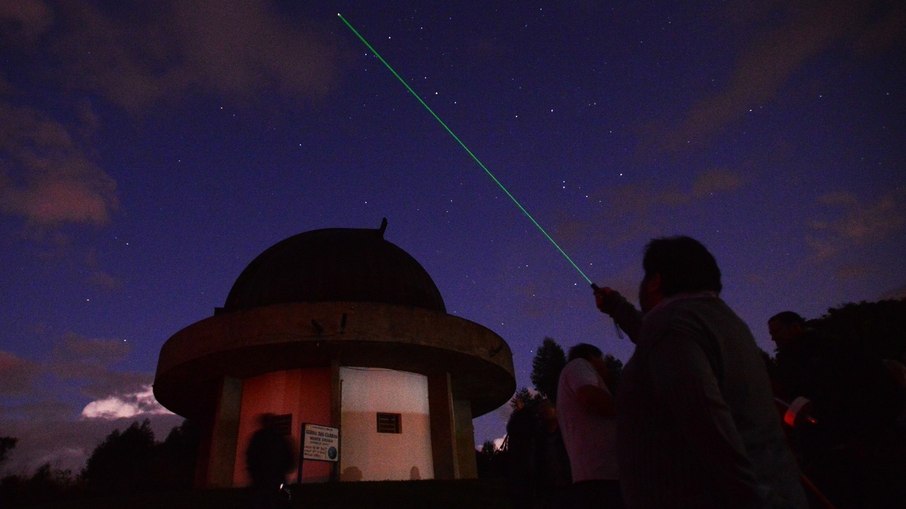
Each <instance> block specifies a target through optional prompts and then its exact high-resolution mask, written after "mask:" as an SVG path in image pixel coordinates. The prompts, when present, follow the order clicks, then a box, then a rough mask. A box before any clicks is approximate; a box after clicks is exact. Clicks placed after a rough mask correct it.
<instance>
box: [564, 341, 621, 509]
mask: <svg viewBox="0 0 906 509" xmlns="http://www.w3.org/2000/svg"><path fill="white" fill-rule="evenodd" d="M608 378H609V375H608V373H607V364H606V363H605V362H604V357H603V354H602V353H601V350H600V349H599V348H598V347H596V346H594V345H589V344H587V343H579V344H578V345H575V346H573V347H572V348H570V349H569V356H568V358H567V363H566V366H564V367H563V370H562V371H561V372H560V379H559V383H558V384H557V412H558V415H559V417H560V425H561V429H562V433H563V443H564V444H565V445H566V452H567V454H568V455H569V464H570V470H571V472H572V481H573V483H572V486H571V488H570V491H571V499H572V506H573V507H574V508H575V509H580V508H581V509H584V508H591V507H600V508H605V509H619V508H622V507H623V499H622V497H621V495H620V481H619V479H620V470H619V467H618V466H617V454H616V442H617V420H616V415H617V413H616V407H615V405H614V401H613V396H612V395H611V393H610V389H609V388H608V387H607V383H606V382H605V380H607V379H608Z"/></svg>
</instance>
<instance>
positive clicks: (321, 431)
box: [302, 424, 340, 461]
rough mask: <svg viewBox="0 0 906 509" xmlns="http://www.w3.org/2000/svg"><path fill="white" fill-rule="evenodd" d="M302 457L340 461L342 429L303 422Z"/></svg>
mask: <svg viewBox="0 0 906 509" xmlns="http://www.w3.org/2000/svg"><path fill="white" fill-rule="evenodd" d="M302 459H306V460H318V461H339V460H340V430H339V429H338V428H331V427H329V426H320V425H318V424H303V425H302Z"/></svg>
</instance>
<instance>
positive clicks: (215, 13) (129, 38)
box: [53, 0, 340, 113]
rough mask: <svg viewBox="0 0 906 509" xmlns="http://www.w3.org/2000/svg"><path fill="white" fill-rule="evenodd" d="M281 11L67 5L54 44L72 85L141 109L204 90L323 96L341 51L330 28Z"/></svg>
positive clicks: (237, 6) (247, 96)
mask: <svg viewBox="0 0 906 509" xmlns="http://www.w3.org/2000/svg"><path fill="white" fill-rule="evenodd" d="M276 8H277V6H276V4H275V3H273V2H266V1H252V2H249V1H245V0H228V1H222V2H204V1H188V2H187V1H177V0H172V1H164V2H155V3H154V4H153V5H151V4H147V5H131V6H130V8H129V9H122V8H115V7H108V8H103V7H99V6H96V5H91V4H88V3H86V2H72V3H65V4H62V5H60V6H59V7H58V10H57V16H58V18H59V23H58V25H59V26H60V27H63V28H64V29H65V30H64V31H63V34H62V35H61V36H60V38H59V40H57V41H56V44H54V45H53V50H54V52H55V54H56V56H57V57H58V58H59V59H60V60H61V61H63V62H65V67H64V69H63V70H62V73H61V74H62V75H65V76H66V77H68V78H69V79H70V80H71V83H70V84H71V85H73V86H75V87H77V88H79V89H84V90H89V91H91V92H93V93H98V94H100V95H101V96H103V97H104V98H106V99H107V100H109V101H111V102H113V103H114V104H117V105H118V106H120V107H123V108H125V109H126V110H128V111H131V112H134V113H136V112H141V111H144V110H145V109H147V108H148V107H150V106H151V105H154V104H156V103H159V102H160V101H162V100H166V101H168V102H169V101H174V100H178V99H179V98H181V97H183V96H184V95H186V94H189V93H199V92H200V93H211V94H216V95H217V96H220V97H231V98H239V99H244V100H255V99H256V98H257V97H262V96H267V95H269V93H274V92H275V93H277V94H280V95H281V96H283V97H284V98H287V99H291V100H295V101H296V102H297V103H298V104H305V103H307V102H309V101H312V100H317V99H318V98H320V97H323V96H324V95H325V94H326V93H327V92H328V91H329V90H330V89H331V86H332V84H333V83H334V81H335V80H336V79H337V75H338V68H337V62H339V61H340V58H339V57H340V55H339V50H338V48H337V47H335V45H334V44H333V42H332V39H331V37H330V36H329V34H328V32H327V31H326V30H321V29H319V28H317V27H315V26H313V25H311V24H307V23H305V21H304V20H298V19H294V20H293V22H292V23H290V22H288V21H285V20H284V19H283V17H282V16H280V14H279V13H278V12H276V11H275V9H276Z"/></svg>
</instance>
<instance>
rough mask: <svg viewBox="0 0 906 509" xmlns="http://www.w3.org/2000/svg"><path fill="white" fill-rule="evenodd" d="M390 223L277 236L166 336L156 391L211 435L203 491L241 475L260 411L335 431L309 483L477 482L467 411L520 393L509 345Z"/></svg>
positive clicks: (305, 475)
mask: <svg viewBox="0 0 906 509" xmlns="http://www.w3.org/2000/svg"><path fill="white" fill-rule="evenodd" d="M385 228H386V220H385V221H384V223H383V224H382V225H381V227H380V228H379V229H350V228H331V229H323V230H314V231H309V232H305V233H301V234H298V235H295V236H293V237H290V238H288V239H285V240H283V241H281V242H278V243H277V244H275V245H273V246H272V247H270V248H268V249H267V250H265V251H264V252H263V253H261V254H260V255H259V256H258V257H257V258H255V259H254V260H253V261H252V262H251V263H250V264H249V265H248V267H246V268H245V270H243V271H242V273H241V274H240V275H239V278H238V279H237V280H236V282H235V283H234V284H233V287H232V289H231V290H230V293H229V295H228V296H227V298H226V302H225V304H224V306H223V307H222V308H217V309H215V310H214V315H213V316H210V317H207V318H204V319H202V320H200V321H198V322H196V323H193V324H191V325H189V326H188V327H186V328H184V329H182V330H180V331H179V332H177V333H175V334H174V335H173V336H172V337H170V339H168V340H167V342H166V343H165V344H164V345H163V347H162V348H161V351H160V358H159V359H158V364H157V373H156V376H155V380H154V395H155V397H156V398H157V400H158V401H159V402H160V403H161V404H162V405H164V406H165V407H167V408H168V409H170V410H171V411H173V412H175V413H177V414H179V415H181V416H183V417H186V418H189V419H192V420H194V421H195V422H197V423H198V424H199V425H200V427H201V428H202V430H203V438H202V443H201V448H200V451H199V457H198V465H197V469H196V484H197V485H198V486H201V487H230V486H244V485H246V484H248V474H247V471H246V467H245V451H246V447H247V446H248V442H249V440H250V438H251V436H252V434H253V433H254V432H255V431H256V429H257V427H258V422H259V421H258V418H259V416H260V415H261V414H264V413H270V414H275V415H276V416H277V418H278V419H279V420H280V422H281V423H283V426H284V429H285V432H286V433H288V434H291V435H292V439H293V442H294V443H295V444H296V445H297V446H299V445H300V444H302V443H303V442H304V440H303V438H304V436H303V431H302V429H303V427H304V426H309V428H308V429H311V427H312V426H311V425H316V426H324V427H328V428H332V429H334V430H338V432H337V435H338V438H339V440H338V447H337V449H338V454H337V455H336V456H333V457H332V459H334V460H336V461H333V462H331V461H304V462H303V463H302V469H301V473H300V475H301V478H302V480H303V482H321V481H326V480H329V479H331V478H332V477H333V476H334V475H336V476H337V477H339V479H340V480H365V481H367V480H387V479H391V480H395V479H399V480H402V479H460V478H474V477H477V472H476V465H475V443H474V437H473V429H472V419H473V418H474V417H478V416H480V415H483V414H485V413H488V412H490V411H492V410H494V409H496V408H497V407H499V406H500V405H502V404H504V403H506V401H507V400H508V399H509V398H510V397H511V396H512V394H513V391H514V390H515V388H516V381H515V377H514V375H513V361H512V353H511V351H510V348H509V346H508V345H507V344H506V342H505V341H504V340H503V339H502V338H501V337H500V336H498V335H497V334H495V333H494V332H493V331H491V330H489V329H487V328H485V327H483V326H481V325H479V324H477V323H474V322H471V321H469V320H466V319H463V318H460V317H457V316H452V315H449V314H447V312H446V306H445V304H444V301H443V298H442V297H441V295H440V292H439V291H438V289H437V286H436V285H435V284H434V281H433V280H432V279H431V276H429V275H428V273H427V272H426V271H425V269H424V268H422V266H421V265H420V264H419V263H418V262H417V261H416V260H415V259H414V258H412V256H410V255H409V254H408V253H406V252H405V251H403V250H402V249H400V248H399V247H397V246H396V245H394V244H392V243H390V242H388V241H387V240H385V239H384V230H385ZM297 452H298V451H297ZM332 452H335V451H332ZM293 479H295V477H293Z"/></svg>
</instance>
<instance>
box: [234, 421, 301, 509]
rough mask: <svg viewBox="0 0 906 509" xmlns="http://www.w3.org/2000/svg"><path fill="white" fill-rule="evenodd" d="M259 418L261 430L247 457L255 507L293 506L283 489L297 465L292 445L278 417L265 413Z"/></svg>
mask: <svg viewBox="0 0 906 509" xmlns="http://www.w3.org/2000/svg"><path fill="white" fill-rule="evenodd" d="M259 419H260V425H261V427H260V428H259V429H258V430H257V431H255V433H254V434H253V435H252V438H251V440H250V441H249V446H248V449H247V450H246V456H245V458H246V467H247V468H248V472H249V477H251V479H252V496H253V498H254V502H253V507H255V508H256V509H272V508H278V507H289V500H288V499H287V497H286V496H285V494H284V493H283V492H282V491H281V488H282V485H283V483H285V482H286V474H287V473H289V472H291V471H292V469H293V467H294V463H295V462H294V459H293V447H292V442H291V441H290V439H289V437H288V436H286V434H285V433H284V431H283V429H281V427H280V426H279V425H278V422H277V418H276V416H275V415H274V414H261V416H260V417H259Z"/></svg>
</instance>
